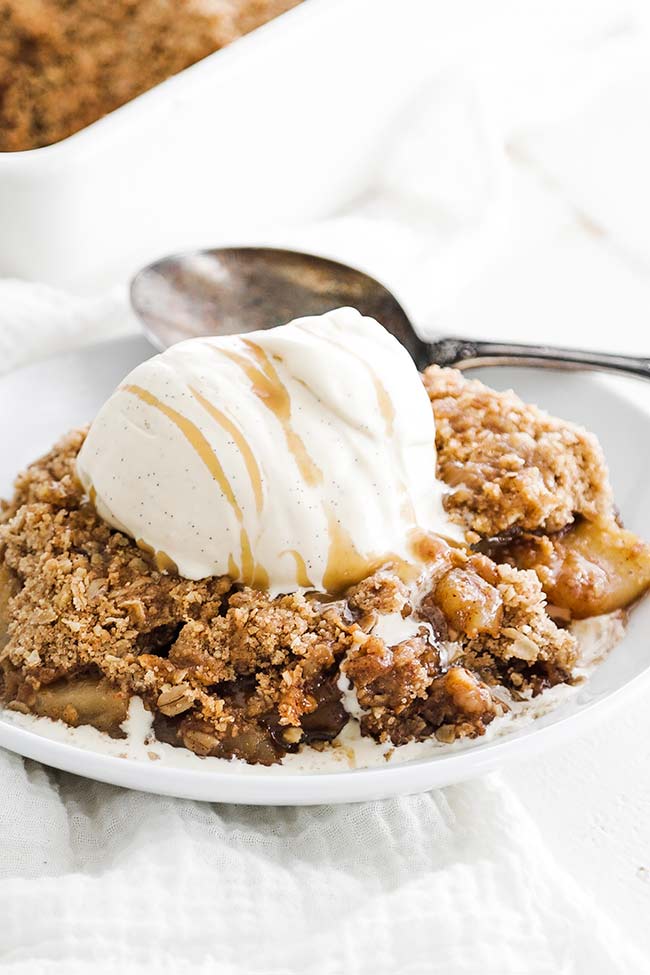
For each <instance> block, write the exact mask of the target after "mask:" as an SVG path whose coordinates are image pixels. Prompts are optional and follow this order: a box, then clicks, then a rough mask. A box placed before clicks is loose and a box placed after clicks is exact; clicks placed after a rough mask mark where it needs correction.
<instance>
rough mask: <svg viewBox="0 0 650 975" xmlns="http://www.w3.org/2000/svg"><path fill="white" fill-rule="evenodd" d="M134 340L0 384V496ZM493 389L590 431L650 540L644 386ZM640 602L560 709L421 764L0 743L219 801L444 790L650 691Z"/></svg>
mask: <svg viewBox="0 0 650 975" xmlns="http://www.w3.org/2000/svg"><path fill="white" fill-rule="evenodd" d="M152 351H153V350H152V349H151V347H150V346H149V345H148V344H147V343H146V342H145V341H144V340H143V339H129V340H123V341H120V342H114V343H109V344H106V345H102V346H94V347H92V348H89V349H86V350H84V351H81V352H78V353H74V354H72V355H67V356H60V357H57V358H55V359H50V360H48V361H45V362H42V363H39V364H37V365H34V366H30V367H29V368H27V369H23V370H20V371H18V372H15V373H12V374H10V375H8V376H5V377H4V378H2V379H0V416H2V417H3V418H4V420H3V434H2V451H1V452H0V496H4V497H6V496H7V495H8V494H9V492H10V490H11V481H12V479H13V477H14V475H15V474H16V473H17V471H18V470H20V469H21V468H22V467H24V466H25V464H27V463H28V462H29V461H31V460H33V459H34V458H35V457H37V456H38V455H39V454H40V453H43V452H44V451H46V450H47V449H49V447H50V446H51V445H52V443H53V442H54V441H55V440H56V439H57V438H58V437H59V436H60V435H61V434H62V433H63V432H64V431H66V430H67V429H69V428H71V427H74V426H77V425H80V424H82V423H85V422H87V421H88V420H90V419H92V417H93V416H94V414H95V412H96V411H97V409H98V408H99V406H100V404H101V403H102V402H103V401H104V400H105V399H106V397H107V396H108V394H109V393H110V392H111V390H112V389H113V388H114V386H115V385H116V384H117V383H118V382H119V381H120V380H121V379H122V377H123V376H124V375H125V374H126V372H128V370H129V369H131V368H132V367H133V366H134V365H136V364H137V363H138V362H140V361H142V359H144V358H146V357H147V356H148V355H150V354H152ZM481 378H485V379H486V381H488V382H490V383H491V384H492V385H494V386H496V387H499V388H505V387H507V386H512V387H513V388H515V389H516V390H517V392H519V393H520V394H521V395H522V396H523V397H524V399H526V400H529V401H531V402H536V403H539V404H540V405H541V406H543V407H545V408H547V409H549V410H550V411H552V412H554V413H556V414H558V415H560V416H564V417H567V418H569V419H572V420H577V421H579V422H581V423H584V424H585V425H587V426H588V427H589V428H590V429H592V430H594V431H595V432H596V433H597V434H598V436H599V437H600V439H601V442H602V444H603V447H604V448H605V452H606V454H607V457H608V460H609V463H610V467H611V473H612V479H613V482H614V488H615V492H616V497H617V501H618V503H619V506H620V508H621V511H622V514H623V517H624V519H625V522H626V524H627V525H628V526H629V527H630V528H632V529H634V530H635V531H637V532H638V533H639V534H641V535H642V536H644V537H646V538H650V510H648V504H647V500H648V498H647V490H646V485H647V484H648V481H649V478H650V469H649V468H650V456H649V454H648V451H647V449H646V446H645V445H646V444H647V443H648V442H649V441H650V386H643V385H642V384H640V383H636V382H635V381H634V380H612V379H610V378H605V377H601V376H595V375H592V374H587V373H584V374H568V373H557V372H550V371H548V372H547V371H542V370H533V369H516V370H515V369H493V370H483V371H482V373H481ZM649 621H650V600H648V601H646V602H645V603H642V604H641V606H640V607H639V608H638V609H637V610H636V611H635V613H634V614H633V617H632V621H631V625H630V628H629V630H628V634H627V636H626V638H625V640H624V641H623V642H622V643H621V644H620V645H619V646H618V647H617V648H616V649H615V650H614V651H613V652H612V653H611V654H610V656H609V657H608V659H607V660H606V661H605V662H604V663H603V664H602V665H601V666H600V667H598V669H597V670H596V671H595V673H594V674H593V676H592V678H591V679H590V680H589V681H588V682H587V683H586V684H584V685H582V686H581V687H580V688H579V689H578V690H577V691H576V693H575V694H574V695H572V697H571V698H570V700H568V701H567V702H566V703H565V704H563V705H562V706H561V707H560V708H558V709H557V710H555V711H553V712H552V713H550V714H547V715H544V716H543V717H541V718H538V719H537V720H536V721H534V722H531V723H528V724H522V725H521V726H520V727H517V728H516V730H513V731H512V732H510V733H509V734H507V735H504V736H503V737H500V738H493V739H491V740H489V741H481V740H480V739H479V740H478V741H476V742H474V743H471V744H470V745H468V747H466V748H463V749H462V750H452V751H446V750H445V749H444V748H442V749H440V750H439V752H438V753H437V754H435V755H434V756H433V757H431V758H427V759H425V760H418V761H412V762H408V763H404V764H400V765H386V766H385V767H380V768H371V769H360V770H350V771H340V772H335V773H329V772H327V773H310V774H305V773H300V774H299V773H296V772H291V771H289V770H285V769H283V768H282V767H277V766H276V767H275V768H273V769H263V768H258V767H242V765H241V763H233V764H232V765H231V766H230V767H226V769H227V770H226V771H221V770H219V771H214V769H213V768H208V767H207V766H206V768H205V770H204V769H201V768H199V769H194V768H187V769H186V768H182V769H178V768H173V767H170V766H165V765H164V764H163V763H161V762H148V761H134V760H130V759H123V758H119V757H114V756H110V755H104V754H100V753H96V752H92V751H87V750H84V749H80V748H78V747H75V746H73V745H70V744H67V743H64V742H61V741H54V740H50V739H49V738H45V737H42V736H40V735H39V734H36V733H34V732H33V731H31V730H25V729H24V728H21V727H17V726H16V725H14V724H12V723H11V721H10V720H5V719H3V718H1V717H0V745H2V746H4V747H5V748H8V749H10V750H12V751H15V752H18V753H19V754H21V755H24V756H26V757H28V758H33V759H37V760H38V761H41V762H44V763H46V764H47V765H51V766H53V767H55V768H59V769H65V770H66V771H69V772H75V773H77V774H78V775H84V776H87V777H89V778H93V779H99V780H100V781H103V782H110V783H113V784H115V785H121V786H127V787H129V788H132V789H141V790H144V791H147V792H158V793H163V794H166V795H173V796H180V797H187V798H192V799H201V800H209V801H220V802H243V803H251V804H278V805H280V804H281V805H294V804H295V805H303V804H312V803H326V802H358V801H362V800H367V799H376V798H384V797H387V796H392V795H397V794H401V793H408V792H418V791H422V790H424V789H430V788H432V787H436V786H443V785H448V784H450V783H453V782H458V781H460V780H462V779H467V778H470V777H472V776H475V775H478V774H480V773H482V772H485V771H488V770H490V769H493V768H495V767H497V766H498V765H500V764H501V763H503V762H505V761H507V760H511V759H517V758H519V759H521V758H529V759H530V758H532V757H533V756H534V755H535V754H536V753H537V752H538V751H539V750H540V749H542V748H544V747H546V746H547V745H550V744H552V743H553V742H556V743H559V742H562V741H565V740H566V739H567V737H568V736H569V735H571V734H572V733H573V732H575V731H577V730H579V729H584V728H585V726H586V725H587V724H588V722H589V721H592V720H602V719H603V718H604V717H606V715H607V714H608V713H610V712H611V711H612V709H614V708H617V707H618V708H623V707H625V702H626V696H627V692H628V691H629V690H630V689H631V687H632V685H633V684H634V685H635V687H636V686H638V684H639V682H640V681H646V682H647V683H650V678H649V674H650V670H649V664H650V648H649V647H648V640H647V632H648V624H649Z"/></svg>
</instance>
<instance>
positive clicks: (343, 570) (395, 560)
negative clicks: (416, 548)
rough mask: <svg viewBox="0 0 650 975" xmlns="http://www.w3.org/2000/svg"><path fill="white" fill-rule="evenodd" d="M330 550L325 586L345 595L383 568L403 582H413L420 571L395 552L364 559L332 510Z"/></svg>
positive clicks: (329, 527)
mask: <svg viewBox="0 0 650 975" xmlns="http://www.w3.org/2000/svg"><path fill="white" fill-rule="evenodd" d="M326 516H327V529H328V533H329V538H330V547H329V552H328V554H327V566H326V567H325V572H324V573H323V586H324V588H325V589H326V590H327V592H331V593H340V592H344V591H345V590H346V589H348V588H349V587H350V586H354V585H356V583H357V582H361V580H362V579H366V578H367V577H368V576H370V575H372V574H373V572H376V571H377V570H378V569H381V568H383V567H384V566H388V565H390V566H392V568H393V569H394V570H395V572H396V573H397V575H398V576H399V577H400V579H402V581H403V582H410V581H413V579H414V578H416V576H417V569H416V568H415V566H413V565H412V564H411V563H409V562H407V561H406V560H405V559H403V558H401V556H399V555H396V554H395V553H392V552H386V553H385V554H384V555H369V556H367V557H366V556H363V555H361V553H360V552H359V550H358V549H357V548H356V546H355V544H354V542H353V541H352V537H351V535H350V533H349V532H347V531H346V530H345V528H343V526H342V525H341V523H340V521H339V519H338V518H337V517H336V515H335V514H334V512H333V511H332V510H331V509H330V510H328V511H327V512H326Z"/></svg>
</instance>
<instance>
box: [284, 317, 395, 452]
mask: <svg viewBox="0 0 650 975" xmlns="http://www.w3.org/2000/svg"><path fill="white" fill-rule="evenodd" d="M296 327H297V328H299V329H301V330H302V331H304V332H306V333H307V334H308V335H311V336H313V337H314V338H317V339H320V340H321V342H329V344H330V345H334V346H336V348H337V349H341V351H342V352H345V353H346V355H350V356H352V358H353V359H356V361H357V362H360V363H361V365H362V366H363V367H364V369H365V370H366V371H367V373H368V375H369V376H370V379H371V380H372V384H373V386H374V387H375V396H376V397H377V406H378V407H379V412H380V413H381V416H382V418H383V421H384V425H385V428H386V436H387V437H392V436H393V433H394V430H395V407H394V406H393V401H392V400H391V398H390V396H389V395H388V390H387V389H386V387H385V386H384V384H383V383H382V381H381V379H380V378H379V376H378V375H377V373H376V372H375V370H374V369H373V368H372V366H371V365H370V364H369V363H368V362H366V360H365V359H364V358H363V357H362V356H360V355H358V354H357V353H356V352H353V351H352V349H350V348H348V346H347V345H344V344H343V342H337V341H336V339H333V338H330V337H329V336H325V335H319V334H318V333H316V332H312V331H310V330H309V329H308V328H306V327H305V326H304V325H297V326H296Z"/></svg>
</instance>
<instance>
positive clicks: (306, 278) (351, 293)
mask: <svg viewBox="0 0 650 975" xmlns="http://www.w3.org/2000/svg"><path fill="white" fill-rule="evenodd" d="M131 302H132V305H133V307H134V309H135V311H136V312H137V314H138V316H139V318H140V320H141V321H142V323H143V326H144V331H145V333H146V335H147V337H148V338H149V339H150V341H151V342H153V344H154V345H155V346H156V347H157V348H159V349H165V348H168V346H170V345H173V344H174V343H175V342H181V341H182V340H183V339H189V338H195V337H196V336H200V335H233V334H239V333H244V332H254V331H258V330H259V329H266V328H273V327H274V326H275V325H285V324H286V323H287V322H290V321H292V320H293V319H294V318H303V317H304V316H306V315H322V314H324V313H325V312H328V311H332V309H334V308H340V307H342V306H346V305H350V306H352V307H354V308H356V309H357V310H358V311H360V312H361V313H362V314H363V315H369V316H370V317H371V318H376V319H377V321H379V322H381V323H382V325H384V327H385V328H387V329H388V331H389V332H392V333H393V335H395V337H396V338H398V339H399V341H400V342H401V343H402V345H404V346H405V347H406V348H407V349H408V351H409V352H410V353H411V355H412V356H413V358H414V359H415V361H416V362H418V361H420V362H421V363H422V364H423V365H424V361H423V358H426V343H424V342H423V341H422V340H421V339H420V338H418V336H417V335H416V334H415V332H414V330H413V326H412V325H411V323H410V321H409V319H408V316H407V315H406V312H405V311H404V309H403V308H402V306H401V305H400V304H399V302H398V301H397V299H396V298H395V297H394V296H393V295H392V294H391V292H390V291H388V289H387V288H385V287H384V286H383V285H382V284H380V283H379V281H376V280H375V279H374V278H372V277H370V275H368V274H364V273H363V271H358V270H357V269H356V268H352V267H348V265H347V264H339V263H338V262H337V261H330V260H328V259H327V258H324V257H316V256H315V255H313V254H302V253H300V252H298V251H290V250H280V249H278V248H272V247H222V248H215V249H214V250H202V251H193V252H188V253H185V254H178V255H174V256H172V257H165V258H163V259H162V260H160V261H156V262H155V263H154V264H150V265H149V266H148V267H145V268H143V270H142V271H140V272H139V273H138V274H137V275H136V276H135V278H134V279H133V282H132V284H131Z"/></svg>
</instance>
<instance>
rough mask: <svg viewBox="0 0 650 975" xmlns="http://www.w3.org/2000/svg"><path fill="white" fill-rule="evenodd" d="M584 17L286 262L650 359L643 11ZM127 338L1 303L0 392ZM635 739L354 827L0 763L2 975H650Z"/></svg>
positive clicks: (294, 236) (630, 725)
mask: <svg viewBox="0 0 650 975" xmlns="http://www.w3.org/2000/svg"><path fill="white" fill-rule="evenodd" d="M574 6H575V8H576V12H579V10H580V9H582V10H583V11H584V13H585V19H584V29H583V30H582V32H580V31H579V32H577V34H576V38H577V39H575V40H574V41H573V48H572V51H573V60H571V58H568V59H567V58H565V60H564V61H561V62H560V61H557V62H554V63H553V68H554V69H555V70H553V71H551V70H550V69H549V71H548V72H547V75H548V78H546V76H545V75H544V72H543V71H541V70H540V71H538V73H537V75H535V73H534V72H531V75H530V77H528V76H526V78H527V82H526V84H527V86H528V87H527V89H526V91H525V95H526V97H524V93H520V97H519V98H515V97H514V96H512V95H511V96H510V97H509V99H505V98H499V97H497V96H498V95H499V93H501V95H503V93H504V91H506V90H508V91H511V89H512V88H513V87H514V88H516V87H517V79H516V78H515V79H512V78H510V79H509V82H510V88H508V89H506V87H504V85H505V82H503V81H502V84H501V87H500V86H499V85H498V84H496V81H495V78H496V77H497V76H496V73H495V76H494V77H493V78H492V79H491V84H486V85H484V84H482V83H479V82H481V81H485V75H483V76H482V78H481V79H478V78H476V77H472V73H471V71H468V70H467V66H464V70H463V71H462V73H454V72H451V73H449V74H447V75H445V76H444V77H442V78H440V79H438V81H437V82H436V83H435V85H433V86H432V88H431V90H430V91H429V92H426V93H422V97H421V98H420V99H419V100H418V103H417V106H415V107H414V110H413V114H412V116H411V117H410V118H408V119H407V120H405V128H404V131H403V132H402V133H400V138H399V139H396V140H395V143H394V145H395V149H394V150H393V151H392V152H389V153H388V155H387V156H386V158H385V159H384V162H383V166H382V167H379V169H378V172H379V175H378V176H377V177H375V178H374V179H373V180H371V181H370V182H369V192H368V195H367V197H366V198H365V199H364V200H363V201H360V202H359V204H358V205H357V206H356V207H355V208H354V209H353V210H352V211H350V212H346V213H343V214H337V215H333V217H332V219H331V220H329V221H327V222H326V223H325V224H320V225H319V226H312V227H303V228H295V227H294V228H285V229H282V230H276V231H275V233H274V235H273V240H274V242H275V243H278V244H282V243H291V244H293V245H296V246H298V245H302V246H305V247H307V248H311V249H314V250H316V251H320V252H324V253H330V254H333V255H334V256H338V257H340V258H342V259H344V260H345V259H348V260H350V261H352V262H353V263H357V264H361V265H363V266H366V267H368V268H369V269H370V270H371V271H375V273H377V274H379V275H380V276H382V277H383V278H384V279H385V280H386V281H387V282H389V283H391V284H393V285H394V286H395V287H396V288H397V289H398V290H399V292H400V294H401V295H402V296H403V297H404V298H405V300H406V303H407V304H408V305H409V307H410V308H411V309H412V310H413V312H414V315H415V317H416V319H417V320H418V321H419V322H420V323H421V324H422V325H424V326H425V327H426V326H428V327H429V328H432V327H437V328H440V329H444V330H446V331H448V332H456V333H460V334H463V333H466V334H467V333H469V334H491V335H497V334H498V335H500V336H503V337H505V336H507V335H511V336H512V335H517V336H518V337H520V338H524V339H525V338H528V339H541V338H544V339H548V340H555V341H563V342H564V343H567V342H569V341H573V342H575V344H580V343H581V342H583V343H584V344H591V345H595V346H600V347H603V348H606V347H609V348H617V349H618V350H619V351H622V350H625V349H626V348H627V349H630V350H632V349H634V348H640V347H642V346H643V337H642V333H641V329H643V330H644V333H646V332H647V313H648V307H649V304H650V277H649V275H650V271H649V270H648V268H649V266H650V235H649V232H648V227H649V226H650V221H649V220H648V217H649V216H650V214H648V212H647V211H648V209H649V206H648V194H647V187H646V185H645V181H646V178H647V177H646V174H647V172H648V171H649V168H650V140H649V139H648V136H647V133H646V132H644V131H643V129H644V126H645V127H646V128H647V126H646V120H647V117H648V109H649V108H650V105H648V101H649V100H650V95H648V91H649V90H650V88H649V87H648V80H649V75H648V73H647V71H648V69H647V68H646V64H648V58H647V52H648V51H650V47H649V46H648V45H647V40H646V34H645V27H644V23H643V17H642V16H641V13H640V11H642V8H641V7H640V6H639V7H638V8H637V6H636V5H634V4H627V5H623V4H610V5H609V6H608V5H607V4H604V3H603V4H590V5H580V4H575V5H574ZM576 17H577V13H576ZM590 18H591V19H590ZM594 24H596V25H597V29H596V26H594ZM565 47H566V45H565ZM565 53H566V52H565ZM545 79H546V80H545ZM522 85H523V82H522ZM560 89H562V90H561V91H560ZM526 105H531V106H534V110H533V109H532V108H531V115H530V118H529V119H527V116H526V111H525V106H526ZM506 109H507V110H506ZM441 146H444V150H445V151H444V152H441V151H440V147H441ZM267 236H268V235H267ZM135 327H136V326H135V323H134V321H133V319H132V317H131V316H130V314H129V312H128V308H127V305H126V298H125V289H124V288H118V289H116V290H115V291H114V292H113V293H111V294H110V295H100V296H97V297H96V298H93V299H86V298H84V299H81V298H75V297H73V296H70V295H63V294H59V293H56V292H53V291H52V290H51V289H49V288H44V287H41V286H37V285H28V284H24V283H20V282H12V281H4V282H0V368H1V369H2V370H6V369H9V368H12V367H15V366H17V365H20V364H22V363H25V362H28V361H30V360H31V359H33V358H34V357H36V356H41V355H45V354H48V353H50V352H53V351H57V350H59V349H63V348H69V347H71V346H74V345H76V344H80V343H85V342H90V341H95V340H96V339H98V338H100V337H106V336H108V335H115V334H122V333H127V332H129V331H132V330H133V329H134V328H135ZM646 351H647V348H646ZM645 711H647V708H644V706H643V702H641V701H639V709H638V713H636V714H627V715H625V716H621V721H620V723H618V724H617V726H616V735H615V736H613V735H612V734H611V729H610V728H607V729H603V730H602V733H597V734H596V735H595V736H593V735H592V737H591V738H590V739H589V740H579V741H578V742H577V743H568V744H567V746H566V748H565V749H564V750H563V751H561V752H558V751H557V750H556V751H555V752H553V753H551V754H550V755H549V756H547V757H544V758H543V759H540V760H538V761H536V762H535V765H534V766H532V767H520V768H519V769H513V770H508V771H507V772H506V773H504V775H503V776H491V777H488V778H484V779H482V780H477V781H474V782H471V783H467V784H465V785H462V786H456V787H453V788H449V789H445V790H442V791H439V792H435V793H429V794H425V795H421V796H415V797H408V798H403V799H399V800H393V801H386V802H382V803H372V804H367V805H360V806H350V807H345V806H343V807H331V808H325V807H319V808H313V809H296V810H292V809H280V810H278V809H264V808H262V809H247V808H244V807H224V806H217V805H200V804H197V803H192V802H185V801H175V800H171V799H161V798H156V797H152V796H148V795H144V794H137V793H129V792H125V791H121V790H119V789H116V788H112V787H109V786H105V785H99V784H94V783H91V782H86V781H84V780H81V779H77V778H75V777H73V776H70V775H66V774H63V773H58V772H53V771H50V770H47V769H44V768H42V767H40V766H38V765H37V764H35V763H33V762H28V761H23V760H22V759H21V758H18V757H16V756H13V755H10V754H8V753H6V752H0V776H1V777H0V782H1V783H2V790H1V791H0V837H1V842H0V877H1V878H2V883H0V917H1V918H2V921H1V922H0V924H1V929H2V937H1V938H0V970H2V971H5V970H6V971H7V972H11V973H25V975H31V973H41V972H42V973H46V975H47V973H57V975H58V973H61V975H62V973H64V972H65V973H66V975H68V973H73V975H74V973H77V972H78V973H87V972H89V971H93V972H95V971H96V972H106V973H109V972H110V973H113V972H116V971H120V970H121V971H125V972H148V971H160V972H164V973H167V972H169V973H179V975H183V973H185V972H188V973H189V972H192V973H195V972H196V973H199V972H206V973H207V972H210V973H213V972H216V973H228V975H230V973H233V975H234V973H246V975H248V973H251V975H253V973H256V975H257V973H259V975H294V973H295V975H298V973H303V972H304V973H309V975H321V973H322V975H325V973H327V975H339V973H340V975H357V973H358V975H366V973H368V975H370V973H373V975H384V973H386V975H388V973H391V975H392V973H396V972H397V973H400V975H410V973H413V975H424V973H433V972H436V973H438V972H439V973H441V975H456V973H459V975H461V973H462V975H475V973H479V972H480V973H482V975H488V973H494V975H523V973H525V975H537V973H539V975H555V973H562V975H571V973H576V975H581V973H587V972H589V973H601V972H602V973H607V975H610V973H612V975H616V973H635V975H636V973H643V972H645V971H650V962H649V961H648V958H649V957H650V938H649V935H648V932H647V930H646V926H645V925H644V924H643V917H644V915H645V916H647V912H648V908H649V907H650V883H648V878H649V877H650V861H649V860H648V853H647V850H648V843H649V842H650V828H649V827H648V819H649V817H648V815H647V810H648V802H649V801H650V794H649V789H648V773H647V769H648V767H649V766H648V761H650V745H648V744H644V742H645V743H648V742H650V719H649V718H648V717H646V715H645ZM639 739H640V741H639ZM621 755H622V756H623V758H622V759H621ZM630 755H634V757H633V758H628V756H630ZM644 809H645V812H644Z"/></svg>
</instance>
